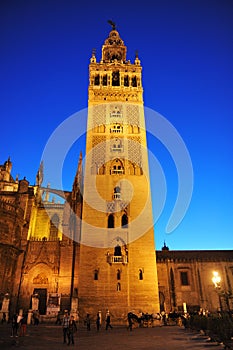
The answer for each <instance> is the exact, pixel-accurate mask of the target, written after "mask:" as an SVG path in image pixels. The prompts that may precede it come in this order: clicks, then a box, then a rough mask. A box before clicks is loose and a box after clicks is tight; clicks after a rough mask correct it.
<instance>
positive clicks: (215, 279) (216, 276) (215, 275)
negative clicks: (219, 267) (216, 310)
mask: <svg viewBox="0 0 233 350" xmlns="http://www.w3.org/2000/svg"><path fill="white" fill-rule="evenodd" d="M212 282H213V284H214V287H215V290H216V292H217V293H218V299H219V306H220V311H221V312H222V300H221V290H220V289H221V286H220V283H221V277H220V276H219V274H218V272H217V271H213V277H212Z"/></svg>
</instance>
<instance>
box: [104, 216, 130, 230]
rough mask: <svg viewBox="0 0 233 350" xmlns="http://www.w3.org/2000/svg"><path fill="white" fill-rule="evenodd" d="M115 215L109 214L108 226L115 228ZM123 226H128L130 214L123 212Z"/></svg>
mask: <svg viewBox="0 0 233 350" xmlns="http://www.w3.org/2000/svg"><path fill="white" fill-rule="evenodd" d="M114 227H115V225H114V215H113V214H109V216H108V228H114ZM121 227H122V228H128V216H127V215H126V214H123V215H122V217H121Z"/></svg>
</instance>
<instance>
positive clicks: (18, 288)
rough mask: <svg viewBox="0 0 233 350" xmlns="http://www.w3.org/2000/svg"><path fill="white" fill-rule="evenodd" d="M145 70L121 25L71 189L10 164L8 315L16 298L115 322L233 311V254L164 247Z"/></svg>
mask: <svg viewBox="0 0 233 350" xmlns="http://www.w3.org/2000/svg"><path fill="white" fill-rule="evenodd" d="M141 71H142V67H141V63H140V60H139V58H138V56H137V55H136V57H135V61H134V63H132V64H131V63H130V61H127V59H126V46H125V45H124V42H123V40H122V39H121V38H120V36H119V33H118V32H117V31H116V29H115V27H114V28H113V29H112V31H111V32H110V34H109V37H108V38H107V39H106V40H105V42H104V45H103V47H102V58H101V61H100V62H97V61H96V57H95V52H93V54H92V57H91V60H90V66H89V73H90V80H89V89H88V125H87V139H86V164H85V165H86V166H85V169H86V173H85V176H84V175H83V173H82V155H80V159H79V163H78V168H77V173H76V175H75V177H74V182H73V187H72V190H71V191H66V192H63V191H60V190H58V189H52V188H50V187H47V188H44V187H42V182H43V164H41V166H40V168H39V170H38V173H37V175H36V185H34V186H32V185H30V184H29V183H28V181H27V180H26V179H25V178H24V179H22V180H18V179H13V177H12V175H11V170H12V163H11V161H10V159H8V160H7V161H6V162H5V163H4V164H3V165H0V318H1V313H3V311H4V312H5V311H6V310H5V309H6V305H7V308H8V311H9V312H10V314H12V313H13V312H15V311H16V310H17V311H18V310H20V309H23V310H25V311H28V310H30V309H31V310H35V309H38V310H39V312H40V314H41V315H42V317H44V318H47V319H53V317H56V315H57V314H58V313H59V312H60V311H61V312H63V311H64V310H65V309H68V310H71V312H72V313H73V314H76V315H78V314H79V316H80V317H84V316H85V314H86V313H90V314H91V315H92V317H95V315H96V313H97V312H99V311H101V312H102V313H103V314H104V313H105V312H106V310H109V311H110V313H111V314H112V316H113V321H114V322H120V320H122V319H125V318H126V315H127V312H129V311H134V312H136V313H138V312H140V311H141V312H149V313H157V312H161V311H166V312H170V311H174V310H176V311H182V310H184V309H188V311H192V310H199V309H200V308H202V309H205V310H206V309H208V310H210V311H215V310H216V309H218V308H226V309H227V308H228V309H229V308H231V309H232V308H233V305H232V299H231V296H232V288H233V251H169V250H168V248H167V247H166V246H164V247H163V249H162V250H161V251H158V250H157V251H155V248H154V247H155V244H154V230H153V224H152V223H153V220H152V205H151V195H150V180H149V171H148V160H147V156H148V155H147V147H146V131H145V121H144V112H143V95H142V94H143V89H142V82H141V80H142V79H141ZM82 193H83V196H82ZM51 194H54V195H56V196H59V197H60V202H59V201H55V199H53V198H52V200H50V196H51ZM214 270H215V271H218V272H219V274H220V275H221V277H222V281H221V289H220V288H217V289H216V288H214V286H213V283H212V280H211V278H212V272H213V271H214ZM217 292H218V293H217ZM8 306H9V307H8ZM7 317H8V314H7Z"/></svg>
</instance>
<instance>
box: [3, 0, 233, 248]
mask: <svg viewBox="0 0 233 350" xmlns="http://www.w3.org/2000/svg"><path fill="white" fill-rule="evenodd" d="M232 16H233V3H232V1H227V0H219V1H215V0H201V1H199V0H186V1H185V0H175V1H174V0H160V1H156V0H155V1H154V2H153V4H152V2H151V1H149V0H144V1H143V2H142V3H141V4H140V3H138V2H135V1H122V0H118V1H117V2H110V1H100V2H98V1H95V2H92V1H90V2H79V1H73V0H68V1H65V0H63V1H60V0H56V1H55V0H48V1H44V0H40V1H37V0H34V1H24V0H21V1H16V0H15V1H11V0H2V1H1V5H0V31H1V55H0V69H1V72H0V76H1V87H0V116H1V153H0V163H1V164H2V163H3V162H4V161H5V160H6V159H7V158H8V156H10V157H11V160H12V162H13V170H12V174H13V176H14V177H15V176H16V174H19V178H23V177H24V176H26V178H27V179H28V180H29V181H30V183H31V184H32V185H33V184H34V183H35V176H36V172H37V169H38V167H39V164H40V159H41V156H42V153H43V150H44V147H45V145H46V142H47V140H48V139H49V137H50V135H51V134H52V132H53V131H54V130H55V129H56V128H57V127H58V126H59V125H60V124H61V123H62V122H63V121H64V120H65V119H66V118H68V117H69V116H71V115H72V114H74V113H76V112H78V111H80V110H82V109H83V108H86V107H87V88H88V64H89V60H90V57H91V52H92V49H93V48H96V56H97V60H98V61H99V60H100V57H101V47H102V44H103V42H104V40H105V39H106V38H107V36H108V33H109V31H110V29H111V27H110V26H109V24H108V23H107V21H108V20H109V19H112V20H114V21H115V22H116V24H117V30H118V31H119V33H120V36H121V37H122V39H123V40H124V43H125V45H126V46H127V50H128V51H127V58H128V59H130V60H131V62H133V60H134V57H135V51H136V50H138V53H139V58H140V60H141V64H142V66H143V88H144V103H145V106H146V107H149V108H151V109H153V110H155V111H157V112H159V113H160V114H161V115H162V116H164V117H165V118H166V119H167V120H168V121H170V123H172V125H173V126H174V127H175V128H176V130H177V131H178V132H179V134H180V136H181V137H182V139H183V141H184V142H185V144H186V147H187V149H188V151H189V153H190V157H191V160H192V164H193V172H194V188H193V196H192V200H191V203H190V206H189V208H188V211H187V213H186V215H185V217H184V219H183V220H182V222H181V224H180V225H179V226H178V227H177V228H176V229H175V230H174V231H173V232H172V233H170V234H167V233H166V230H165V228H166V225H167V222H168V219H169V217H170V215H171V212H172V209H173V207H174V203H175V200H176V196H177V191H178V187H177V174H176V169H175V167H174V163H173V161H172V158H171V157H170V155H169V153H168V151H167V150H166V148H165V147H164V146H163V145H162V144H161V143H160V142H159V141H158V140H156V139H154V138H153V137H149V138H148V148H150V149H151V150H152V152H153V154H154V155H155V156H156V157H157V159H158V160H159V162H160V164H161V166H162V168H163V171H164V174H165V177H166V181H167V198H166V203H165V207H164V210H163V212H162V214H161V216H160V218H159V219H158V221H157V222H156V225H155V239H156V246H157V248H158V249H161V247H162V245H163V242H164V240H165V241H166V244H167V245H168V246H169V248H170V249H175V250H182V249H232V248H233V244H232V243H233V238H232V231H233V220H232V218H233V210H232V209H233V200H232V198H233V181H232V180H233V162H232V153H233V152H232V151H233V137H232V131H233V130H232V129H233V128H232V118H233V64H232V62H233V46H232V44H233V21H232ZM80 150H82V151H83V152H84V142H83V139H81V140H79V141H77V142H76V144H75V145H74V147H73V150H71V151H70V153H69V154H68V156H67V159H66V161H65V167H64V176H63V184H64V189H67V190H70V189H71V186H72V182H73V177H74V175H75V171H76V166H77V160H78V156H79V152H80ZM154 176H155V175H154V174H153V169H151V183H152V197H153V193H154V192H155V191H154V190H153V189H154V187H155V186H156V183H154V182H153V178H154ZM49 181H50V183H51V187H54V185H55V184H53V181H52V179H49ZM45 185H46V184H45ZM155 203H156V198H154V197H153V205H154V206H155V205H156V204H155Z"/></svg>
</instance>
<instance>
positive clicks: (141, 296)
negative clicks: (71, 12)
mask: <svg viewBox="0 0 233 350" xmlns="http://www.w3.org/2000/svg"><path fill="white" fill-rule="evenodd" d="M109 22H110V21H109ZM110 24H111V25H112V30H111V31H110V33H109V36H108V38H107V39H106V40H105V42H104V44H103V46H102V57H101V60H100V62H97V60H96V56H95V51H94V50H93V52H92V57H91V59H90V65H89V89H88V121H87V136H86V158H85V173H84V192H83V212H82V228H81V241H80V261H79V288H78V297H79V313H80V316H81V317H82V316H84V315H85V314H86V313H89V314H91V315H93V316H95V315H96V313H97V312H98V311H102V313H105V312H106V310H109V312H110V313H111V315H112V321H113V322H114V321H115V322H120V321H121V320H123V319H124V318H125V317H126V315H127V313H128V312H129V311H133V312H136V313H138V312H145V313H146V312H148V313H157V312H158V311H159V297H158V280H157V269H156V258H155V245H154V230H153V218H152V204H151V193H150V178H149V169H148V154H147V144H146V130H145V120H144V110H143V89H142V80H141V73H142V67H141V63H140V60H139V58H138V55H136V57H135V60H134V63H131V62H130V61H129V60H127V59H126V51H127V48H126V46H125V45H124V42H123V40H122V39H121V37H120V35H119V33H118V31H117V30H116V26H115V24H114V23H113V22H110Z"/></svg>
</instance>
